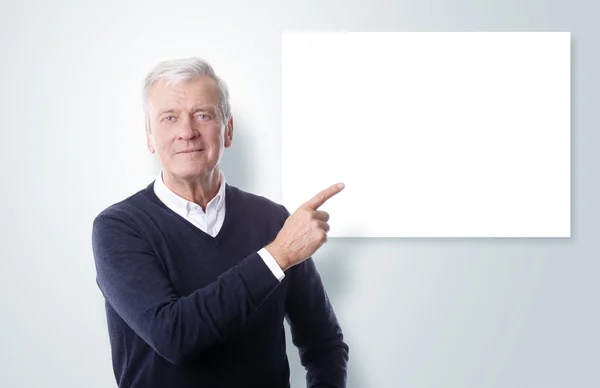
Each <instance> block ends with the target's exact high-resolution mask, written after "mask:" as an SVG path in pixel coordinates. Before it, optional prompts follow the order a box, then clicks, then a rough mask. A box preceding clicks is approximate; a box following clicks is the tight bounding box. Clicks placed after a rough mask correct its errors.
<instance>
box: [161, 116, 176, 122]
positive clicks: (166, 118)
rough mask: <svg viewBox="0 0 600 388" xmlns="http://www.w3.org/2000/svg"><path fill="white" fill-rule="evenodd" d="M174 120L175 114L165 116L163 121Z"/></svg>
mask: <svg viewBox="0 0 600 388" xmlns="http://www.w3.org/2000/svg"><path fill="white" fill-rule="evenodd" d="M174 120H175V116H166V117H165V118H164V119H163V121H174Z"/></svg>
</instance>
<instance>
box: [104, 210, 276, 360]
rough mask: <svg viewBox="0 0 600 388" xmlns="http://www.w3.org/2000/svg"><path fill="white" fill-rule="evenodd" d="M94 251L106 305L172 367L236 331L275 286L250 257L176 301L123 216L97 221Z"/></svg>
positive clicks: (141, 239)
mask: <svg viewBox="0 0 600 388" xmlns="http://www.w3.org/2000/svg"><path fill="white" fill-rule="evenodd" d="M123 213H124V212H123ZM92 246H93V253H94V259H95V263H96V270H97V283H98V286H99V288H100V290H101V291H102V293H103V295H104V297H105V298H106V300H107V301H108V303H109V304H110V305H111V306H112V307H113V308H114V309H115V311H116V312H117V313H118V314H119V315H120V316H121V318H123V320H124V321H125V322H126V323H127V325H129V326H130V327H131V328H132V329H133V330H134V331H135V332H136V333H137V334H138V335H139V336H140V337H141V338H142V339H143V340H144V341H146V342H147V343H148V344H149V345H150V346H152V348H153V349H154V350H155V351H156V352H157V353H159V354H160V355H161V356H162V357H164V358H165V359H167V360H168V361H170V362H171V363H174V364H182V363H185V362H186V361H187V360H189V359H191V358H194V357H196V356H197V355H198V354H200V353H201V352H202V351H204V350H205V349H208V348H209V347H211V346H212V345H214V344H215V343H216V342H218V341H219V340H220V339H222V338H225V337H227V336H228V335H229V334H231V333H232V332H234V331H236V330H237V329H238V328H239V327H241V326H242V325H243V324H244V323H245V322H246V321H247V319H248V318H249V317H250V316H251V315H252V314H253V313H254V312H255V311H256V309H257V308H258V307H259V306H260V305H261V303H262V302H263V301H264V300H265V299H266V298H267V297H268V296H269V295H270V294H271V292H273V290H274V289H275V288H276V287H277V286H278V285H279V281H278V280H277V279H276V278H275V277H274V276H273V273H272V272H271V270H270V269H269V268H268V266H267V265H266V264H265V262H264V261H263V259H262V258H261V257H260V255H259V254H258V253H253V254H251V255H249V256H248V257H246V258H245V259H244V260H242V261H241V263H240V264H238V265H237V266H235V267H232V268H231V269H230V270H228V271H226V272H225V273H223V274H222V275H221V276H220V277H219V278H218V279H217V280H216V281H215V282H214V283H212V284H210V285H208V286H206V287H204V288H202V289H198V290H196V291H195V292H193V293H192V294H190V295H188V296H185V297H180V296H179V295H177V294H176V293H175V291H174V289H173V287H172V285H171V283H170V280H169V278H168V276H167V274H166V273H165V269H164V267H163V266H162V265H161V262H160V260H159V259H158V258H157V257H156V256H155V254H154V252H153V251H152V249H151V247H150V244H149V243H148V241H147V240H146V239H145V238H144V237H143V236H142V235H141V233H140V232H139V231H138V230H137V229H136V227H135V224H134V223H133V221H130V220H129V218H128V216H127V215H126V214H118V216H115V215H114V213H113V215H107V214H104V215H100V216H98V217H96V219H95V220H94V224H93V230H92Z"/></svg>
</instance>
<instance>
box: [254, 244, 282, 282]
mask: <svg viewBox="0 0 600 388" xmlns="http://www.w3.org/2000/svg"><path fill="white" fill-rule="evenodd" d="M258 254H259V255H260V257H261V258H262V259H263V261H264V262H265V264H266V265H267V267H269V269H270V270H271V272H273V275H274V276H275V277H276V278H277V280H279V281H281V280H282V279H283V278H284V277H285V274H284V273H283V270H282V269H281V267H280V266H279V264H277V261H276V260H275V258H274V257H273V255H271V254H270V253H269V251H267V249H266V248H263V249H261V250H260V251H258Z"/></svg>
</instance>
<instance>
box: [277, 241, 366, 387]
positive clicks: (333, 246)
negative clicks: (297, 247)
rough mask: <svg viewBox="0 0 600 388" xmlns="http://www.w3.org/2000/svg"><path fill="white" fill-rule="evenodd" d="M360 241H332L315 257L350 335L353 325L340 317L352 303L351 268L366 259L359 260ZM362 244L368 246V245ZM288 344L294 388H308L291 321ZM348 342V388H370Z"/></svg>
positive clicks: (336, 311) (358, 360)
mask: <svg viewBox="0 0 600 388" xmlns="http://www.w3.org/2000/svg"><path fill="white" fill-rule="evenodd" d="M359 241H360V240H359V239H351V238H335V239H330V240H329V241H328V242H327V243H326V245H324V246H323V247H321V248H320V249H319V250H318V251H317V252H316V253H315V255H314V257H313V258H314V260H315V265H316V266H317V270H318V271H319V274H320V275H321V279H322V281H323V285H324V286H325V290H326V291H327V295H328V296H329V299H330V300H331V304H332V305H333V309H334V312H335V313H336V315H337V316H338V319H339V320H340V325H341V327H342V330H343V331H344V332H346V333H347V332H348V330H346V329H347V328H348V327H349V326H350V325H351V322H348V321H344V319H342V318H341V317H340V314H339V311H340V310H341V306H342V305H348V304H349V302H348V301H346V299H347V295H349V294H351V293H350V287H352V284H351V278H350V266H351V265H352V263H353V262H355V261H356V260H361V259H364V258H361V257H359V256H360V255H364V249H363V250H361V249H360V246H361V244H360V243H359ZM362 245H363V246H364V244H362ZM353 256H354V257H353ZM346 319H347V317H346ZM286 341H287V348H288V357H289V362H290V369H291V386H292V388H302V387H305V386H306V382H305V374H306V371H305V370H304V368H303V367H302V365H301V364H300V357H299V355H298V350H297V348H296V347H295V346H294V345H293V343H292V337H291V335H290V332H289V326H288V324H287V322H286ZM345 341H346V342H347V343H348V346H349V348H350V361H349V362H348V382H347V388H364V387H369V386H370V385H369V383H368V381H367V378H366V374H365V372H364V371H363V370H362V369H361V368H360V359H361V357H360V355H359V354H356V353H354V350H355V349H354V348H353V345H352V341H350V340H348V336H347V335H346V338H345Z"/></svg>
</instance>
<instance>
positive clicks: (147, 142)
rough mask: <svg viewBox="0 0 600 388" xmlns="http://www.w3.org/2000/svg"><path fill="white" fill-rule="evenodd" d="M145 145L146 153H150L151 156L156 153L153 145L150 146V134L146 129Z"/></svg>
mask: <svg viewBox="0 0 600 388" xmlns="http://www.w3.org/2000/svg"><path fill="white" fill-rule="evenodd" d="M146 144H147V145H148V151H150V153H151V154H153V153H154V152H156V150H155V149H154V144H152V134H150V129H149V128H148V127H146Z"/></svg>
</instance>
